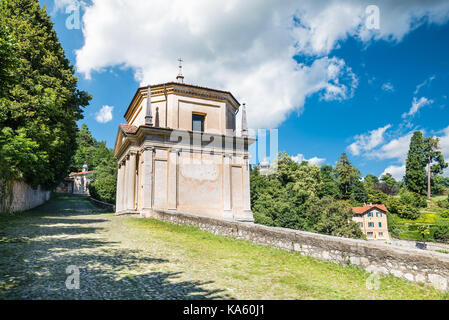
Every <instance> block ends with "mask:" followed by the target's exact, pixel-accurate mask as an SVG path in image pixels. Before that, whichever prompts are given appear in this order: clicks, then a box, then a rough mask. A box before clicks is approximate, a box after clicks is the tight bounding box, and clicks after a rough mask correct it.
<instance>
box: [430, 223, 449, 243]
mask: <svg viewBox="0 0 449 320" xmlns="http://www.w3.org/2000/svg"><path fill="white" fill-rule="evenodd" d="M433 237H434V239H435V240H442V241H448V240H449V223H441V222H440V223H437V224H436V225H435V226H434V232H433Z"/></svg>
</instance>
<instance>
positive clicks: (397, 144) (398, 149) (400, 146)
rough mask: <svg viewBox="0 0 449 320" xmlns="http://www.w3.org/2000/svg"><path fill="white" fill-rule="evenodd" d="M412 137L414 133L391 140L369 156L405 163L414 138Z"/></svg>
mask: <svg viewBox="0 0 449 320" xmlns="http://www.w3.org/2000/svg"><path fill="white" fill-rule="evenodd" d="M412 135H413V132H409V133H408V134H406V135H404V136H401V137H398V138H396V139H393V140H390V141H389V142H388V143H386V144H384V145H383V146H382V147H380V148H379V149H376V150H374V151H373V152H372V153H371V154H369V157H371V158H377V159H380V160H385V159H397V160H399V161H405V159H406V158H407V153H408V149H409V146H410V139H411V138H412Z"/></svg>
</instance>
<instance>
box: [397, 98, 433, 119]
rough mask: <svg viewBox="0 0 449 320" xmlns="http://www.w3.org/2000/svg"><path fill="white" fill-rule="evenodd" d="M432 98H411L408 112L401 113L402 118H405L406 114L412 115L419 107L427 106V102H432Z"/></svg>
mask: <svg viewBox="0 0 449 320" xmlns="http://www.w3.org/2000/svg"><path fill="white" fill-rule="evenodd" d="M432 103H433V100H432V99H427V98H426V97H421V98H419V100H416V97H414V98H413V101H412V107H411V108H410V110H409V112H406V113H404V114H403V115H402V118H406V117H408V116H413V115H414V114H415V113H417V112H418V110H419V109H421V108H422V107H424V106H427V105H429V104H432Z"/></svg>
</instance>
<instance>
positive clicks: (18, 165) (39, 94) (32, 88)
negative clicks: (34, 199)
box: [0, 0, 90, 188]
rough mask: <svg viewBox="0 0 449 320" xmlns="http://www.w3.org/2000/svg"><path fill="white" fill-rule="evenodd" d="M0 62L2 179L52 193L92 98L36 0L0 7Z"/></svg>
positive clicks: (20, 0) (9, 1)
mask: <svg viewBox="0 0 449 320" xmlns="http://www.w3.org/2000/svg"><path fill="white" fill-rule="evenodd" d="M0 62H1V67H0V69H1V70H0V81H1V83H0V88H1V89H0V128H1V129H0V162H1V163H2V166H1V169H0V170H1V172H0V173H1V176H2V177H4V178H6V180H13V179H23V180H25V181H26V182H28V183H31V184H32V185H34V186H36V185H42V186H43V187H45V188H52V187H54V186H55V185H57V184H58V183H59V182H60V181H61V180H62V179H63V178H64V177H65V176H66V174H67V171H68V168H69V165H70V161H71V158H72V155H73V153H74V150H75V149H76V141H75V138H76V133H77V126H76V121H77V120H79V119H81V118H82V112H83V111H82V107H84V106H86V105H88V102H89V100H90V96H89V95H88V94H87V93H86V92H83V91H79V90H78V89H77V78H76V77H75V76H74V70H73V67H72V66H71V65H70V64H69V61H68V60H67V59H66V57H65V54H64V51H63V49H62V46H61V44H60V43H59V40H58V38H57V36H56V32H55V31H54V29H53V23H52V22H51V21H50V18H49V17H48V15H47V13H46V9H45V8H40V5H39V2H38V1H37V0H7V1H6V0H4V1H1V2H0Z"/></svg>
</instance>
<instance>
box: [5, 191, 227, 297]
mask: <svg viewBox="0 0 449 320" xmlns="http://www.w3.org/2000/svg"><path fill="white" fill-rule="evenodd" d="M106 212H107V211H105V210H104V209H100V208H97V207H95V206H94V205H93V204H92V203H90V202H89V201H88V200H87V198H86V197H84V196H73V195H57V196H55V197H54V198H53V199H52V200H51V201H50V202H48V203H47V204H45V205H43V206H41V207H39V208H37V209H35V210H32V211H29V212H24V213H21V214H16V215H13V216H1V217H0V299H229V298H231V297H230V296H228V295H226V294H223V290H220V289H206V288H205V287H207V285H209V284H211V283H212V282H204V281H181V280H180V278H181V274H180V273H173V272H170V271H167V272H160V271H159V272H155V271H154V269H155V268H154V267H155V266H156V265H160V264H164V263H167V262H169V261H168V260H166V259H160V258H154V257H152V256H151V252H147V251H144V250H137V249H132V248H127V247H123V246H122V244H121V243H119V242H112V241H108V240H107V238H106V234H105V232H104V231H105V230H108V228H111V227H112V224H111V221H110V220H111V219H113V217H112V216H111V215H105V214H104V213H106ZM68 266H76V267H77V268H78V270H79V279H80V288H79V289H75V290H74V289H72V290H70V289H67V287H66V280H67V277H68V276H70V275H72V276H73V275H74V274H73V273H72V272H70V273H69V274H67V273H66V268H67V267H68Z"/></svg>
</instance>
